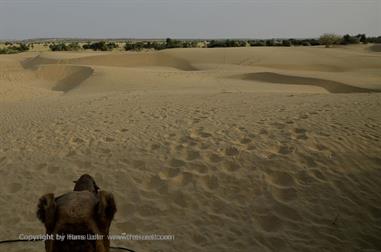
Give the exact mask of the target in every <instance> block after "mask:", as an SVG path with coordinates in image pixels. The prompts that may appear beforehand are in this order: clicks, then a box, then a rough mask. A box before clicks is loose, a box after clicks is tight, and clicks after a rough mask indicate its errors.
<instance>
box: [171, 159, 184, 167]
mask: <svg viewBox="0 0 381 252" xmlns="http://www.w3.org/2000/svg"><path fill="white" fill-rule="evenodd" d="M169 164H170V165H171V166H172V167H182V166H185V165H186V163H185V162H184V161H183V160H180V159H175V158H173V159H172V160H171V161H170V162H169Z"/></svg>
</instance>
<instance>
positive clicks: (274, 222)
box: [255, 213, 282, 232]
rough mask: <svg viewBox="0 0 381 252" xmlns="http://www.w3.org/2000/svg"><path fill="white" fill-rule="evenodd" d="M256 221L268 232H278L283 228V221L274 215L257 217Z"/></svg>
mask: <svg viewBox="0 0 381 252" xmlns="http://www.w3.org/2000/svg"><path fill="white" fill-rule="evenodd" d="M255 220H256V222H257V223H258V224H259V226H260V227H261V228H262V230H264V231H266V232H277V231H278V230H280V229H281V228H282V220H281V219H279V218H278V217H277V216H275V215H274V214H272V213H268V214H266V215H260V216H255Z"/></svg>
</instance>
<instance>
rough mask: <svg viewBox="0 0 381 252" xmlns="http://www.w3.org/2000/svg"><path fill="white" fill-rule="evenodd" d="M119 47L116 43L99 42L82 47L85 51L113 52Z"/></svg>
mask: <svg viewBox="0 0 381 252" xmlns="http://www.w3.org/2000/svg"><path fill="white" fill-rule="evenodd" d="M118 47H119V46H118V45H117V44H116V43H114V42H109V43H106V42H105V41H99V42H94V43H90V42H88V43H87V44H84V45H83V46H82V48H83V49H92V50H94V51H111V50H112V49H114V48H118Z"/></svg>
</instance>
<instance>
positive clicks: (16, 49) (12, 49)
mask: <svg viewBox="0 0 381 252" xmlns="http://www.w3.org/2000/svg"><path fill="white" fill-rule="evenodd" d="M28 50H29V46H28V45H26V44H24V43H20V44H18V45H13V44H12V46H8V47H6V48H3V49H0V54H14V53H20V52H25V51H28Z"/></svg>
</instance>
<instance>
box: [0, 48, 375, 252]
mask: <svg viewBox="0 0 381 252" xmlns="http://www.w3.org/2000/svg"><path fill="white" fill-rule="evenodd" d="M380 92H381V52H380V50H379V47H377V46H371V45H369V46H351V47H338V48H329V49H326V48H323V47H314V48H312V47H291V48H278V47H266V48H231V49H230V48H229V49H227V48H224V49H173V50H164V51H160V52H139V53H131V52H108V53H91V52H72V53H70V52H66V53H59V52H55V53H53V52H41V53H38V52H29V53H22V54H18V55H1V56H0V122H1V123H0V179H1V183H0V190H1V194H0V240H1V239H17V238H18V235H19V234H20V233H21V234H39V233H43V232H44V228H43V225H42V224H41V223H39V222H38V220H37V218H36V216H35V211H36V205H37V201H38V198H39V197H40V196H41V195H43V194H45V193H49V192H54V193H55V194H56V195H59V194H61V193H64V192H67V191H70V190H71V189H72V187H73V182H72V181H73V180H74V179H76V178H78V177H79V175H81V174H83V173H89V174H91V175H93V176H94V177H95V179H96V181H97V183H98V185H99V186H100V187H101V188H102V189H104V190H107V191H110V192H112V193H113V194H114V195H115V198H116V202H117V205H118V212H117V214H116V218H115V220H114V222H113V223H112V228H111V233H112V234H120V233H123V232H125V233H131V234H173V235H175V240H174V241H117V242H113V245H120V246H125V247H129V248H131V249H134V250H136V251H139V252H140V251H219V252H220V251H379V250H380V249H381V239H380V237H381V129H380V125H381V93H380ZM0 246H1V247H0V251H17V252H24V251H28V252H29V251H30V252H37V251H38V252H40V251H43V244H42V243H22V244H10V245H0Z"/></svg>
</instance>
